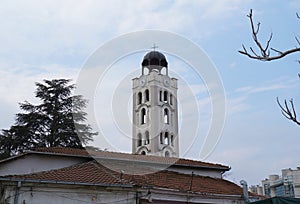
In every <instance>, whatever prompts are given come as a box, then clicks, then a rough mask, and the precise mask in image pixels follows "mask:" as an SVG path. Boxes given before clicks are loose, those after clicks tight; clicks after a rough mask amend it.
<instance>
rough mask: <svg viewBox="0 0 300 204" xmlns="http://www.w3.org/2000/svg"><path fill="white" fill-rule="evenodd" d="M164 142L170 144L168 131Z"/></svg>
mask: <svg viewBox="0 0 300 204" xmlns="http://www.w3.org/2000/svg"><path fill="white" fill-rule="evenodd" d="M164 144H165V145H169V144H170V143H169V133H168V132H165V138H164Z"/></svg>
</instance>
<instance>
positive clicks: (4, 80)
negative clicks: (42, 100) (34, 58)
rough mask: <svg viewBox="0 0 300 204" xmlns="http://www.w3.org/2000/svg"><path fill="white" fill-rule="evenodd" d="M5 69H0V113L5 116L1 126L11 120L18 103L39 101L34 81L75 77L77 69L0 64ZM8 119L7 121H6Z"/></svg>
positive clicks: (55, 65) (5, 125) (55, 66)
mask: <svg viewBox="0 0 300 204" xmlns="http://www.w3.org/2000/svg"><path fill="white" fill-rule="evenodd" d="M2 67H5V69H3V68H2V69H0V95H1V96H2V97H1V100H0V115H1V116H2V117H3V118H6V120H5V121H1V123H0V129H1V128H8V126H7V125H12V124H8V122H12V119H13V118H14V114H16V113H17V112H19V108H18V107H19V105H18V103H20V102H24V101H25V100H27V101H29V102H32V103H39V101H38V100H37V99H36V98H35V94H34V92H35V88H36V87H35V82H42V80H43V79H53V78H71V79H72V78H75V76H76V74H77V70H76V69H73V68H70V67H64V66H60V65H57V64H51V65H47V66H36V67H33V66H30V65H19V66H18V67H11V66H10V65H4V64H2ZM7 121H8V122H7Z"/></svg>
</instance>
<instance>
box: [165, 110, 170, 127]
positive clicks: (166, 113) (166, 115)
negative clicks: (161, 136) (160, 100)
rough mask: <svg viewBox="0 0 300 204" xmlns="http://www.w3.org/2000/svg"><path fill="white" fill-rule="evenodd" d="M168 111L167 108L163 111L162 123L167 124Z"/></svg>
mask: <svg viewBox="0 0 300 204" xmlns="http://www.w3.org/2000/svg"><path fill="white" fill-rule="evenodd" d="M169 119H170V118H169V110H168V109H167V108H165V109H164V123H165V124H169Z"/></svg>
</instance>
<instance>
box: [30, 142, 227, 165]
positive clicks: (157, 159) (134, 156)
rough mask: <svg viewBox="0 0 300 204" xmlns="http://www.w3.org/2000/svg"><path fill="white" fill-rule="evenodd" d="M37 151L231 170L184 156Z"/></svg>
mask: <svg viewBox="0 0 300 204" xmlns="http://www.w3.org/2000/svg"><path fill="white" fill-rule="evenodd" d="M35 151H37V152H45V153H55V154H65V155H73V156H89V155H90V156H92V157H94V158H107V159H120V160H130V161H141V162H153V163H163V164H170V165H171V164H175V165H179V166H190V167H191V166H194V167H202V168H214V169H220V170H224V171H228V170H230V167H228V166H225V165H221V164H214V163H208V162H202V161H196V160H191V159H183V158H172V157H159V156H151V155H138V154H128V153H119V152H108V151H92V150H85V149H74V148H65V147H50V148H38V149H36V150H35Z"/></svg>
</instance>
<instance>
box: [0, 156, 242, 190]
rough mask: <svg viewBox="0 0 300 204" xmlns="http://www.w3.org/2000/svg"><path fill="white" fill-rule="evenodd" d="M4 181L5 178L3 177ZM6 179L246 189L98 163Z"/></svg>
mask: <svg viewBox="0 0 300 204" xmlns="http://www.w3.org/2000/svg"><path fill="white" fill-rule="evenodd" d="M0 178H1V177H0ZM2 178H9V179H23V180H25V181H26V180H36V181H46V182H47V181H48V182H49V181H54V182H74V183H90V184H126V185H131V184H133V185H136V186H142V187H155V188H168V189H173V190H178V191H192V192H196V193H201V194H223V195H242V193H243V192H242V188H241V187H239V186H238V185H236V184H234V183H232V182H229V181H227V180H224V179H217V178H211V177H204V176H197V175H193V176H192V175H186V174H181V173H176V172H171V171H167V170H165V171H161V172H156V173H153V174H147V175H128V174H123V175H122V176H121V173H119V172H114V171H112V170H110V169H108V168H106V167H104V166H102V165H101V164H99V163H97V162H96V161H90V162H86V163H82V164H77V165H74V166H71V167H66V168H62V169H58V170H51V171H45V172H40V173H34V174H27V175H15V176H4V177H2Z"/></svg>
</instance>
